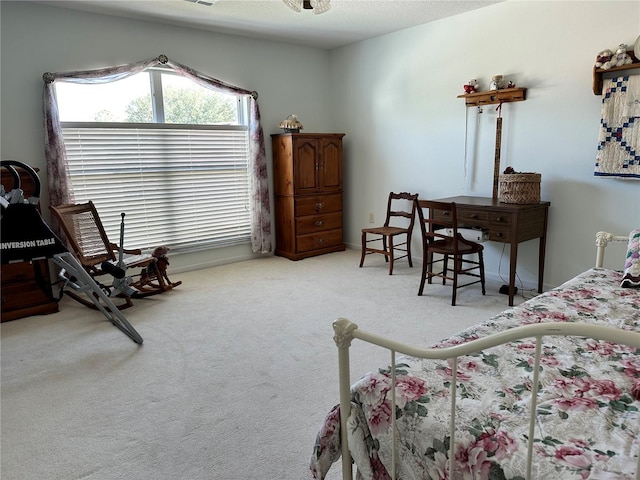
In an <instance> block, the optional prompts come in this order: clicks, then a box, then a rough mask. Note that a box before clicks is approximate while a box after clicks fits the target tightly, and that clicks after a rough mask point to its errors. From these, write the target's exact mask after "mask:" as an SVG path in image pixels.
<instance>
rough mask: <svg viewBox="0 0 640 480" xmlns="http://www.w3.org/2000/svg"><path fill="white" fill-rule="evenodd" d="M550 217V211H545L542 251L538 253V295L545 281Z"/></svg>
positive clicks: (541, 239) (546, 209)
mask: <svg viewBox="0 0 640 480" xmlns="http://www.w3.org/2000/svg"><path fill="white" fill-rule="evenodd" d="M548 217H549V209H548V208H545V209H544V223H543V227H542V236H541V237H540V238H539V241H540V249H539V251H538V293H542V288H543V283H544V282H543V280H544V256H545V252H546V246H547V218H548Z"/></svg>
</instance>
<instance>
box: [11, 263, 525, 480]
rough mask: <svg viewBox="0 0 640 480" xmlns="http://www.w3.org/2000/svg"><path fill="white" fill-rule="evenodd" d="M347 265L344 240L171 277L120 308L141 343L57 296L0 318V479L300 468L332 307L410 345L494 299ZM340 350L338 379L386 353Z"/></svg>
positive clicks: (312, 423)
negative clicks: (304, 254)
mask: <svg viewBox="0 0 640 480" xmlns="http://www.w3.org/2000/svg"><path fill="white" fill-rule="evenodd" d="M376 257H378V258H376ZM358 262H359V252H356V251H350V250H348V251H346V252H344V253H334V254H330V255H324V256H321V257H315V258H310V259H306V260H302V261H299V262H292V261H289V260H286V259H283V258H279V257H265V258H261V259H257V260H251V261H246V262H241V263H236V264H231V265H225V266H220V267H215V268H210V269H205V270H199V271H194V272H188V273H182V274H174V275H173V277H175V278H173V280H177V279H180V280H182V281H183V282H184V283H183V285H182V286H180V287H179V288H178V289H177V290H175V291H173V292H169V293H167V294H164V295H159V296H155V297H151V298H147V299H143V300H138V301H137V302H136V305H135V306H134V307H133V308H131V309H128V310H125V314H126V316H127V318H128V320H129V321H130V322H131V324H132V325H133V326H134V327H135V328H136V329H137V330H138V332H139V333H140V334H141V335H142V337H143V338H144V345H143V346H141V347H139V346H137V345H136V344H134V343H133V342H132V341H131V340H129V339H128V338H127V337H126V336H125V335H124V334H123V333H121V332H120V331H119V330H118V329H116V328H115V327H114V326H112V325H111V324H110V323H109V322H108V321H107V320H106V319H104V317H102V316H101V314H99V313H98V312H94V311H91V310H89V309H87V308H85V307H82V306H80V305H78V304H77V303H75V302H73V301H72V300H70V299H67V298H65V299H63V301H62V302H61V305H60V312H59V313H57V314H54V315H47V316H37V317H30V318H25V319H21V320H16V321H13V322H7V323H3V324H2V326H1V333H2V343H1V359H2V363H1V369H2V370H1V373H2V385H1V388H2V390H1V400H2V403H1V404H0V408H1V420H2V424H1V429H2V432H1V433H2V437H1V441H2V443H1V451H0V453H1V456H2V462H1V471H0V476H1V478H2V479H3V480H18V479H20V480H22V479H25V480H26V479H29V480H38V479H46V480H53V479H64V480H70V479H90V480H98V479H100V480H103V479H104V480H111V479H127V480H137V479H154V480H160V479H188V480H198V479H207V480H212V479H213V480H228V479H264V480H289V479H290V480H301V479H305V478H310V474H309V471H308V460H309V457H310V455H311V452H312V449H313V443H314V439H315V435H316V431H317V429H318V427H319V425H320V423H321V422H322V419H323V418H324V415H325V414H326V413H327V412H328V411H329V409H330V408H331V407H332V406H333V405H334V404H336V403H338V388H337V367H336V364H337V351H336V347H335V344H334V343H333V340H332V333H333V331H332V328H331V323H332V322H333V321H334V320H335V319H336V318H338V317H346V318H349V319H350V320H352V321H355V322H356V323H358V324H359V326H360V328H362V329H364V330H368V331H371V332H374V333H378V334H381V335H390V336H392V337H393V338H395V339H397V340H400V341H404V342H410V343H412V344H414V345H422V346H426V345H427V344H429V343H432V342H435V341H437V340H439V339H441V338H444V337H446V336H448V335H449V334H451V333H454V332H456V331H458V330H461V329H462V328H465V327H467V326H469V325H471V324H474V323H477V322H479V321H483V320H485V319H487V318H489V317H490V316H492V315H494V314H496V313H498V312H500V311H502V310H504V309H505V308H507V297H506V296H505V295H501V294H499V293H497V290H498V287H499V285H492V284H489V288H488V291H487V295H486V296H484V297H483V296H482V295H481V293H480V288H479V285H475V286H470V287H467V288H465V289H462V290H461V291H460V293H459V295H458V305H457V306H456V307H451V306H450V294H451V291H450V289H449V287H443V286H441V285H433V286H427V288H426V291H425V296H423V297H418V296H417V295H416V292H417V289H418V283H419V274H420V267H419V265H418V266H416V267H414V268H413V269H410V268H408V267H407V265H406V263H403V262H402V261H400V262H398V264H397V266H396V270H395V272H394V275H393V276H389V275H388V270H387V265H386V264H385V263H384V260H383V259H382V256H379V255H378V256H372V257H369V258H368V259H367V263H366V264H365V267H364V268H358ZM519 300H520V301H521V300H522V299H519ZM354 347H355V349H354V348H352V360H353V365H354V366H353V367H352V375H353V378H354V379H356V378H357V377H359V376H360V375H362V374H363V373H365V372H366V371H367V370H370V369H375V368H377V367H378V366H383V365H386V364H387V362H388V355H387V354H386V353H384V352H382V351H379V350H376V349H375V348H374V347H366V346H363V345H361V344H360V345H358V344H357V343H354ZM358 347H360V348H358ZM339 472H340V468H339V465H338V466H336V467H334V468H333V469H332V471H331V472H330V477H329V478H331V479H334V478H338V477H339Z"/></svg>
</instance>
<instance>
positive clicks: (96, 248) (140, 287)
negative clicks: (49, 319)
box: [49, 201, 182, 310]
mask: <svg viewBox="0 0 640 480" xmlns="http://www.w3.org/2000/svg"><path fill="white" fill-rule="evenodd" d="M49 209H50V210H51V213H52V214H53V216H54V218H56V219H57V220H58V223H59V225H60V228H61V229H62V231H63V233H64V235H65V237H66V241H67V246H68V248H69V250H70V251H71V253H73V255H74V256H75V257H76V258H77V259H78V261H79V262H80V264H81V265H82V266H83V267H84V269H85V270H86V271H87V272H88V273H89V275H91V276H92V277H94V278H96V277H102V276H105V275H110V276H111V277H112V278H113V281H112V283H111V284H110V285H105V284H103V283H100V282H99V281H98V280H97V278H96V283H98V284H99V285H100V286H101V287H102V288H103V289H104V290H106V292H107V294H108V295H110V296H113V295H114V294H115V296H118V297H121V298H123V299H124V303H122V304H120V305H117V307H118V309H120V310H121V309H124V308H128V307H130V306H132V305H133V302H132V301H131V298H138V297H147V296H150V295H156V294H158V293H163V292H166V291H168V290H171V289H172V288H173V287H176V286H178V285H180V284H181V283H182V282H175V283H171V282H168V281H167V280H166V278H165V277H163V275H162V272H161V271H160V270H159V269H158V267H157V265H156V258H154V257H153V256H152V255H150V254H142V251H141V250H139V249H124V248H123V249H122V255H119V253H120V246H119V245H116V244H115V243H112V242H110V241H109V239H108V237H107V234H106V232H105V230H104V226H103V225H102V222H101V221H100V217H99V216H98V211H97V210H96V207H95V205H94V204H93V202H92V201H89V202H87V203H82V204H68V205H60V206H57V207H49ZM122 215H123V223H122V225H121V229H122V228H124V214H122ZM117 254H118V255H117ZM129 268H141V271H140V273H139V274H138V275H135V276H130V277H127V276H126V270H127V269H129ZM66 293H67V295H69V296H71V297H72V298H73V299H74V300H77V301H78V302H80V303H82V304H83V305H86V306H88V307H90V308H94V305H93V304H92V303H91V302H89V301H87V300H85V299H84V298H83V297H80V296H78V295H75V294H74V293H73V292H66Z"/></svg>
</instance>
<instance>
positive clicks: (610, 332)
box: [333, 232, 640, 480]
mask: <svg viewBox="0 0 640 480" xmlns="http://www.w3.org/2000/svg"><path fill="white" fill-rule="evenodd" d="M628 239H629V237H628V236H621V235H613V234H611V233H608V232H598V233H597V234H596V247H597V253H596V265H595V266H596V267H602V266H603V263H604V251H605V248H606V246H607V245H608V244H609V243H610V242H612V241H615V242H621V241H628ZM333 329H334V337H333V339H334V341H335V343H336V345H337V346H338V369H339V382H340V441H341V449H342V451H341V453H342V479H343V480H352V479H353V467H352V465H351V463H352V462H351V453H350V451H349V442H348V438H347V437H348V435H347V420H348V418H349V415H350V413H351V374H350V368H349V348H350V346H351V341H352V340H353V339H359V340H362V341H364V342H367V343H371V344H374V345H377V346H379V347H382V348H386V349H387V350H389V351H390V353H391V390H392V391H393V390H395V385H396V378H395V371H396V354H397V353H399V354H402V355H409V356H412V357H417V358H424V359H434V360H445V359H449V360H453V372H452V375H453V378H452V381H451V420H450V424H449V434H450V436H451V441H450V447H449V448H450V451H449V462H450V464H449V471H451V472H453V471H455V468H454V467H455V454H454V447H455V415H456V414H455V411H456V390H457V383H458V382H457V381H456V380H457V367H458V358H459V357H460V356H463V355H468V354H471V353H477V352H479V351H481V350H484V349H487V348H491V347H495V346H497V345H500V344H503V343H507V342H512V341H514V340H519V339H522V338H531V337H535V344H536V348H535V354H534V357H535V359H534V361H535V364H534V368H533V372H534V377H533V380H532V384H533V390H532V392H531V406H530V413H529V435H528V438H529V441H528V451H527V471H526V476H525V478H526V479H527V480H529V479H530V478H531V463H532V455H533V440H534V428H535V418H536V417H535V412H536V409H537V401H538V398H537V396H538V370H539V366H540V357H541V350H542V338H543V337H545V336H549V335H556V336H557V335H561V336H580V337H587V338H592V339H595V340H607V341H610V342H614V343H618V344H621V345H628V346H631V347H635V348H640V332H629V331H627V330H622V329H618V328H614V327H606V326H602V325H585V324H579V323H562V322H549V323H539V324H532V325H526V326H521V327H516V328H512V329H509V330H506V331H503V332H499V333H495V334H493V335H490V336H488V337H485V338H481V339H477V340H473V341H471V342H468V343H465V344H461V345H456V346H453V347H448V348H437V349H435V348H416V347H412V346H410V345H406V344H402V343H399V342H395V341H393V340H390V339H388V338H383V337H380V336H378V335H374V334H372V333H369V332H365V331H363V330H360V329H359V328H358V325H356V324H355V323H353V322H351V321H349V320H347V319H344V318H340V319H338V320H336V321H335V322H334V323H333ZM391 398H392V400H391V402H392V403H391V411H392V412H395V409H396V405H395V395H392V396H391ZM395 420H396V419H395V415H391V431H392V432H396V421H395ZM396 454H397V435H395V434H394V435H393V437H392V452H391V471H390V472H389V474H390V475H391V478H392V479H394V480H395V479H396V466H397V458H396ZM636 480H640V453H639V455H638V466H637V468H636Z"/></svg>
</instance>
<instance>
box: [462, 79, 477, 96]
mask: <svg viewBox="0 0 640 480" xmlns="http://www.w3.org/2000/svg"><path fill="white" fill-rule="evenodd" d="M479 89H480V85H479V84H478V81H477V80H476V79H475V78H472V79H471V80H469V82H468V83H467V84H465V85H464V93H476V92H477V91H478V90H479Z"/></svg>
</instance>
